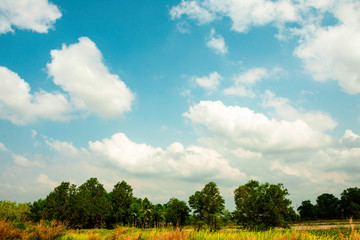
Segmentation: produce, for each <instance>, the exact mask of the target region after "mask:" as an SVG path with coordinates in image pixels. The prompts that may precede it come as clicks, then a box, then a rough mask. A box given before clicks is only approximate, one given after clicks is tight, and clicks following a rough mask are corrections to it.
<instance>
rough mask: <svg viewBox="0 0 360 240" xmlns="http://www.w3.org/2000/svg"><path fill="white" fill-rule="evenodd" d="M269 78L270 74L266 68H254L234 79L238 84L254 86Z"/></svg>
mask: <svg viewBox="0 0 360 240" xmlns="http://www.w3.org/2000/svg"><path fill="white" fill-rule="evenodd" d="M267 77H268V72H267V70H266V69H265V68H252V69H249V70H248V71H246V72H245V73H241V74H239V75H237V76H235V77H234V81H235V83H237V84H245V85H250V86H251V85H254V84H255V83H257V82H259V81H261V80H262V79H264V78H267Z"/></svg>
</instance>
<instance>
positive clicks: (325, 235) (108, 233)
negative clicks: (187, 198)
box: [61, 227, 360, 240]
mask: <svg viewBox="0 0 360 240" xmlns="http://www.w3.org/2000/svg"><path fill="white" fill-rule="evenodd" d="M327 231H328V230H319V231H318V232H313V231H307V230H304V231H294V230H286V231H282V230H269V231H262V232H255V231H241V230H226V229H225V230H222V231H218V232H210V231H206V230H202V231H198V232H197V231H194V230H193V229H185V230H184V229H183V230H180V229H175V230H173V229H138V228H126V227H118V228H116V229H115V230H87V231H78V232H77V233H74V232H73V233H72V234H66V235H65V236H63V237H62V238H61V239H63V240H64V239H67V240H70V239H74V240H85V239H107V240H144V239H147V240H157V239H159V240H186V239H189V240H215V239H216V240H218V239H224V240H265V239H266V240H360V235H359V233H358V232H357V231H355V229H354V228H352V229H351V230H350V231H348V232H347V233H346V234H345V231H344V232H343V233H341V232H340V231H339V232H336V231H329V232H327Z"/></svg>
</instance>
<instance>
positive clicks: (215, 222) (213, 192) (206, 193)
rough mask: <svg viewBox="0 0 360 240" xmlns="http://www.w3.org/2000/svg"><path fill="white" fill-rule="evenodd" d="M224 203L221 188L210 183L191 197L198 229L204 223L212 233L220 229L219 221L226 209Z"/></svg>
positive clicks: (190, 201) (191, 205) (190, 203)
mask: <svg viewBox="0 0 360 240" xmlns="http://www.w3.org/2000/svg"><path fill="white" fill-rule="evenodd" d="M224 203H225V201H224V199H223V197H222V196H221V195H220V191H219V188H218V187H217V185H216V184H215V183H214V182H209V183H208V184H206V185H205V187H204V188H203V189H202V190H201V191H196V192H195V194H194V195H191V196H190V197H189V205H190V207H191V208H192V209H194V212H193V220H194V221H195V223H196V225H197V229H198V230H199V229H200V227H201V225H202V223H203V222H205V223H206V224H207V225H208V226H209V227H210V231H213V230H217V229H219V228H220V224H219V223H220V221H219V219H220V218H221V214H222V212H223V209H224V208H225V205H224Z"/></svg>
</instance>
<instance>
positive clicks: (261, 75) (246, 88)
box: [223, 68, 269, 98]
mask: <svg viewBox="0 0 360 240" xmlns="http://www.w3.org/2000/svg"><path fill="white" fill-rule="evenodd" d="M268 77H269V73H268V71H267V70H266V69H265V68H251V69H249V70H247V71H246V72H243V73H240V74H238V75H236V76H234V78H233V81H234V85H233V86H232V87H230V88H226V89H224V90H223V93H224V94H225V95H236V96H240V97H251V98H254V97H255V93H254V92H253V91H252V90H251V87H252V86H253V85H254V84H256V83H257V82H260V81H261V80H262V79H265V78H268Z"/></svg>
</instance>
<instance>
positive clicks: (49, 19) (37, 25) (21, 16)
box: [0, 0, 61, 34]
mask: <svg viewBox="0 0 360 240" xmlns="http://www.w3.org/2000/svg"><path fill="white" fill-rule="evenodd" d="M60 17H61V12H60V11H59V9H58V7H57V6H56V5H54V4H53V3H50V2H49V1H48V0H2V1H0V34H2V33H7V32H13V31H14V27H15V28H18V29H25V30H32V31H35V32H39V33H47V32H48V31H49V29H51V28H53V25H54V23H55V21H56V20H57V19H59V18H60Z"/></svg>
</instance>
